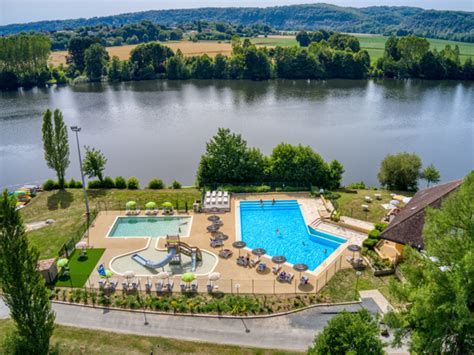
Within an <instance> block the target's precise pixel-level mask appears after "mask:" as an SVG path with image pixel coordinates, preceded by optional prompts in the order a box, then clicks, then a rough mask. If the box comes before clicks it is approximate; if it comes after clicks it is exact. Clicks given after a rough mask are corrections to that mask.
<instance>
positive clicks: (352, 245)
mask: <svg viewBox="0 0 474 355" xmlns="http://www.w3.org/2000/svg"><path fill="white" fill-rule="evenodd" d="M347 249H348V250H350V251H351V252H352V257H354V255H355V253H356V251H360V250H361V247H360V246H358V245H357V244H351V245H349V246H348V247H347Z"/></svg>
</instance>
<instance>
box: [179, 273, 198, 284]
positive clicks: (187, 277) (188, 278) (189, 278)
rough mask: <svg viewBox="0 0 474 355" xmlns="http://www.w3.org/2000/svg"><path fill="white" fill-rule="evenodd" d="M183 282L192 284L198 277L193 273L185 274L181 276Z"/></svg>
mask: <svg viewBox="0 0 474 355" xmlns="http://www.w3.org/2000/svg"><path fill="white" fill-rule="evenodd" d="M181 280H182V281H184V282H186V283H190V282H192V281H194V280H196V275H194V274H193V273H191V272H187V273H185V274H183V275H182V276H181Z"/></svg>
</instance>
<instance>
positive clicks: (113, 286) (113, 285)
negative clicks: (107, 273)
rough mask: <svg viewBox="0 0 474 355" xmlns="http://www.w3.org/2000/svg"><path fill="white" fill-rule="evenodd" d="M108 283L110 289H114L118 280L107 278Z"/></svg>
mask: <svg viewBox="0 0 474 355" xmlns="http://www.w3.org/2000/svg"><path fill="white" fill-rule="evenodd" d="M109 285H110V289H111V290H112V291H115V289H116V288H117V285H118V281H117V280H109Z"/></svg>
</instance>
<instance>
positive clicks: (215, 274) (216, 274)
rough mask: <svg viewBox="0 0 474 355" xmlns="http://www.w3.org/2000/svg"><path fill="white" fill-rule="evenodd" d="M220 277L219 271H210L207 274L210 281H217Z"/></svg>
mask: <svg viewBox="0 0 474 355" xmlns="http://www.w3.org/2000/svg"><path fill="white" fill-rule="evenodd" d="M220 278H221V274H220V273H219V272H211V273H210V274H209V276H208V279H209V280H210V281H217V280H219V279H220Z"/></svg>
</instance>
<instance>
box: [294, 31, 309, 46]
mask: <svg viewBox="0 0 474 355" xmlns="http://www.w3.org/2000/svg"><path fill="white" fill-rule="evenodd" d="M296 40H297V41H298V43H299V44H300V46H301V47H308V46H309V44H310V43H311V38H310V37H309V35H308V32H306V31H300V32H298V33H297V34H296Z"/></svg>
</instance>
